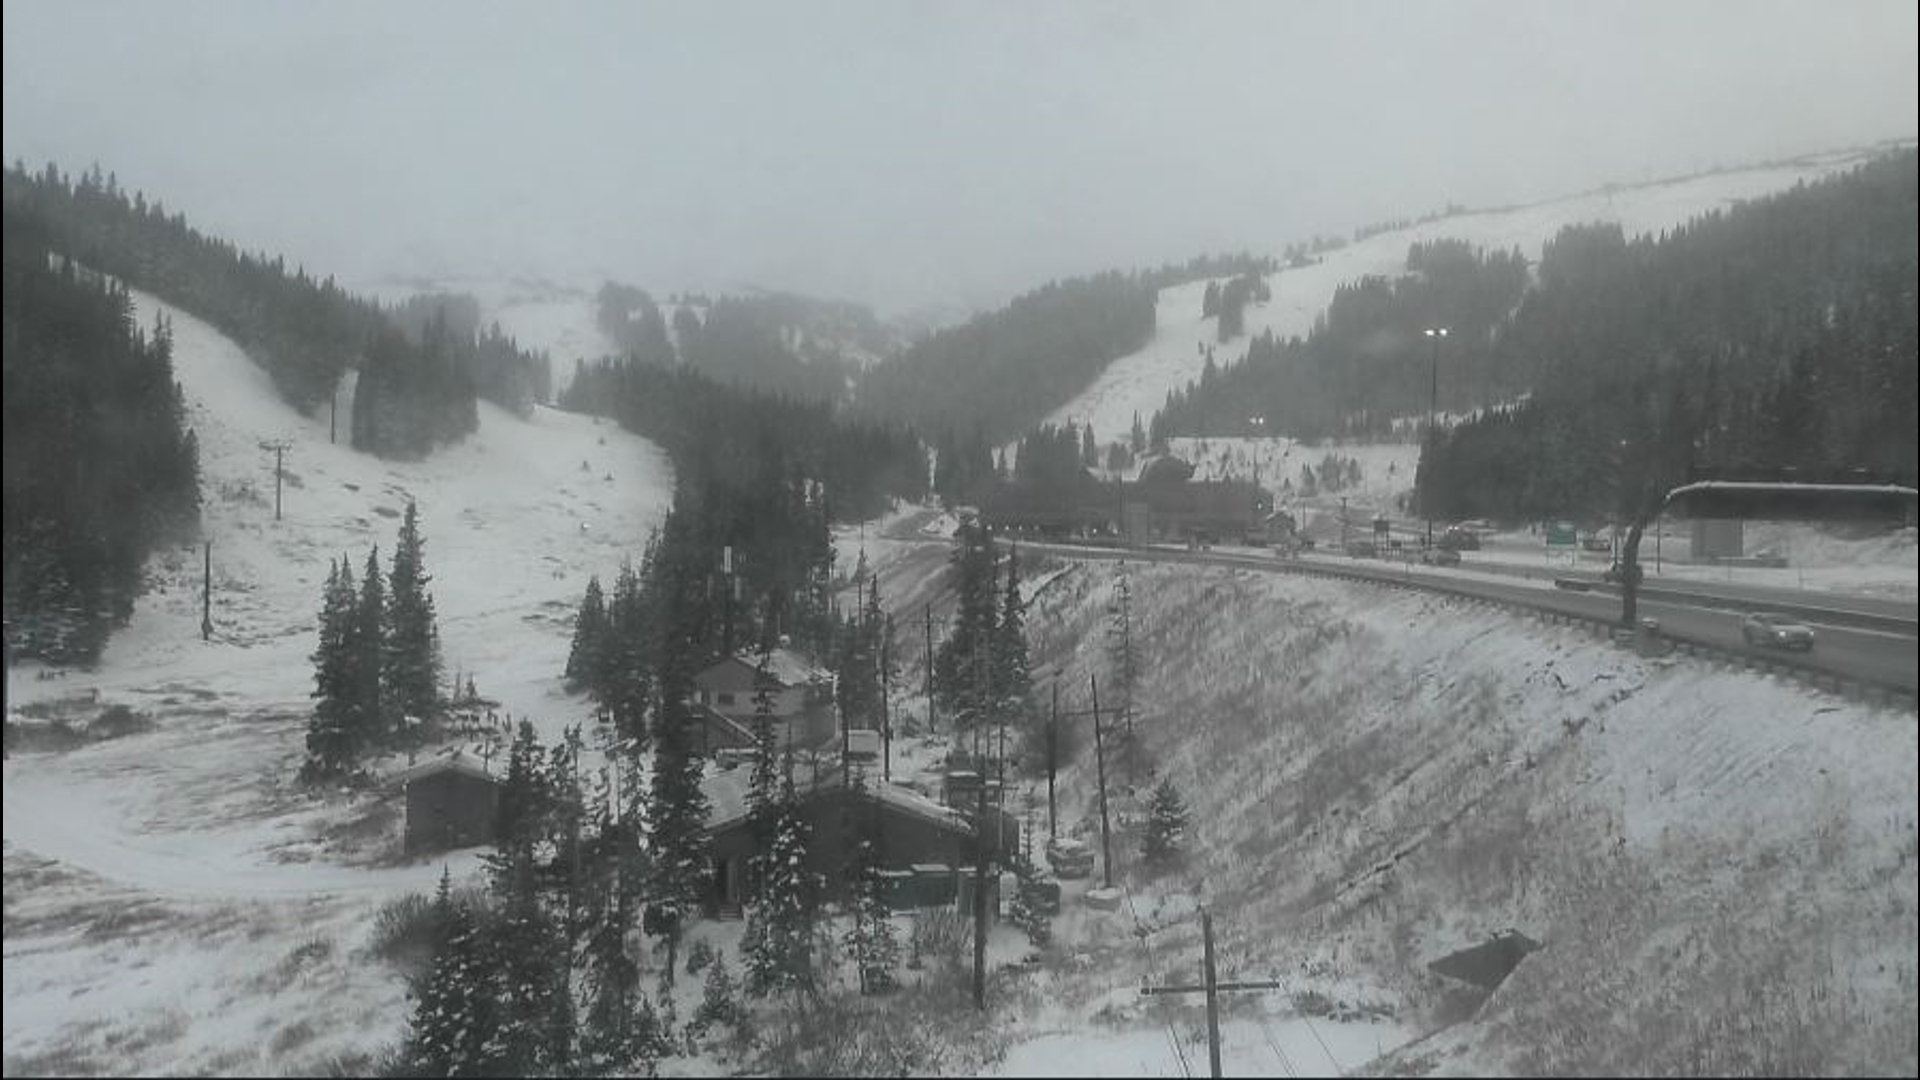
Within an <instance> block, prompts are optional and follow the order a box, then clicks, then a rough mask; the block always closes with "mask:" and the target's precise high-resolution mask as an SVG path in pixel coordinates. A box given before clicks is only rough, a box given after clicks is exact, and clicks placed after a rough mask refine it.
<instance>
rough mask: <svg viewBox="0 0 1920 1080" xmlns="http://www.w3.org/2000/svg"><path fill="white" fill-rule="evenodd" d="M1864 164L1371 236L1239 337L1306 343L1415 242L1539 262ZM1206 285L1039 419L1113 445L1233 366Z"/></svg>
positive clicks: (1282, 284)
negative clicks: (1458, 245)
mask: <svg viewBox="0 0 1920 1080" xmlns="http://www.w3.org/2000/svg"><path fill="white" fill-rule="evenodd" d="M1868 156H1871V155H1870V154H1869V153H1867V152H1864V151H1838V152H1834V153H1830V154H1822V155H1815V156H1810V157H1806V158H1801V159H1798V160H1795V161H1793V162H1788V163H1785V164H1779V165H1768V166H1760V167H1756V168H1749V169H1736V170H1729V171H1726V172H1718V173H1711V174H1707V175H1702V176H1695V177H1689V178H1686V179H1682V180H1673V181H1667V182H1660V183H1650V184H1639V185H1633V186H1630V187H1626V186H1613V187H1608V188H1603V189H1600V190H1598V191H1591V192H1586V193H1584V194H1580V195H1575V196H1572V197H1569V198H1565V199H1557V200H1554V201H1551V202H1542V203H1535V204H1533V205H1531V206H1521V207H1513V208H1509V209H1502V210H1487V211H1480V212H1471V213H1463V214H1458V215H1454V216H1451V217H1446V218H1442V219H1439V220H1436V221H1431V222H1427V223H1424V224H1421V225H1415V226H1413V227H1411V228H1406V229H1395V230H1392V231H1390V232H1384V233H1380V234H1378V235H1375V236H1371V237H1368V238H1367V239H1365V240H1361V241H1359V242H1357V243H1353V244H1349V245H1347V246H1346V247H1343V248H1341V249H1339V250H1337V251H1329V252H1325V253H1323V254H1321V255H1320V256H1319V257H1318V258H1319V259H1320V261H1319V262H1318V263H1317V264H1315V265H1313V266H1308V267H1303V268H1299V269H1283V270H1281V271H1279V272H1277V273H1274V274H1271V275H1269V276H1268V278H1267V283H1268V285H1269V286H1271V288H1272V290H1273V299H1272V300H1269V301H1267V302H1265V303H1258V302H1256V303H1251V304H1249V305H1248V306H1247V309H1246V331H1247V336H1248V337H1254V336H1258V335H1259V334H1261V333H1262V332H1264V331H1267V330H1272V331H1273V333H1274V334H1275V336H1277V337H1280V338H1283V339H1284V338H1287V337H1292V336H1295V335H1299V336H1302V337H1304V336H1306V334H1307V333H1308V332H1309V331H1310V330H1311V329H1312V328H1313V322H1314V319H1315V318H1317V317H1318V316H1319V315H1320V313H1321V312H1323V311H1325V310H1326V308H1327V305H1328V304H1329V303H1331V302H1332V300H1333V293H1334V290H1335V289H1337V288H1338V287H1339V286H1341V285H1343V284H1345V283H1347V282H1351V281H1354V280H1357V279H1359V278H1362V277H1365V276H1367V275H1371V274H1377V275H1384V276H1389V277H1396V276H1399V275H1401V274H1404V273H1405V272H1406V260H1407V249H1408V248H1409V247H1410V246H1412V245H1413V244H1416V243H1421V242H1427V241H1433V240H1442V239H1459V240H1467V241H1469V242H1471V243H1474V244H1477V245H1479V246H1481V247H1483V248H1486V249H1489V250H1504V249H1509V248H1516V247H1517V248H1519V249H1520V251H1521V252H1522V253H1523V254H1525V255H1526V257H1527V258H1528V259H1529V260H1537V259H1538V258H1539V256H1540V250H1541V246H1542V245H1543V244H1544V243H1545V242H1546V241H1547V240H1550V239H1552V237H1553V236H1554V234H1555V233H1557V232H1559V231H1560V229H1561V228H1562V227H1564V226H1567V225H1575V224H1584V223H1589V222H1618V223H1619V224H1620V226H1621V228H1622V229H1624V230H1625V232H1626V234H1627V235H1628V236H1629V237H1632V236H1635V235H1638V234H1641V233H1651V232H1657V231H1659V230H1661V229H1668V228H1672V227H1674V226H1676V225H1680V224H1683V223H1684V222H1686V221H1687V220H1689V219H1691V218H1693V217H1696V216H1698V215H1700V214H1704V213H1707V212H1708V211H1711V210H1719V209H1725V208H1726V207H1728V206H1731V205H1732V204H1734V203H1736V202H1740V201H1742V200H1747V199H1754V198H1758V197H1760V196H1763V195H1768V194H1771V193H1773V192H1776V191H1782V190H1785V189H1787V188H1790V187H1792V186H1793V185H1795V184H1798V183H1801V182H1803V181H1812V180H1817V179H1819V178H1821V177H1823V176H1828V175H1831V174H1833V173H1836V172H1840V171H1843V170H1845V169H1847V168H1849V167H1851V166H1852V165H1855V164H1858V163H1859V162H1860V161H1862V160H1864V159H1865V158H1866V157H1868ZM1276 250H1277V247H1276ZM1206 286H1207V283H1206V282H1203V281H1202V282H1191V283H1188V284H1185V285H1177V286H1173V287H1171V288H1167V289H1162V290H1161V291H1160V298H1159V304H1158V307H1157V308H1156V311H1155V316H1156V324H1155V325H1156V327H1157V328H1156V330H1155V332H1154V336H1153V340H1152V341H1150V342H1148V343H1147V344H1146V346H1144V347H1143V348H1141V349H1140V350H1139V351H1138V352H1135V353H1132V354H1130V355H1128V356H1124V357H1122V358H1120V359H1118V360H1115V361H1114V362H1113V363H1112V364H1110V365H1108V367H1107V370H1106V371H1105V372H1104V373H1103V374H1102V375H1101V376H1100V378H1099V379H1097V380H1095V382H1094V384H1093V385H1092V386H1090V387H1088V388H1087V390H1086V391H1085V392H1084V393H1082V394H1081V395H1080V396H1079V397H1077V398H1075V399H1074V400H1072V401H1070V402H1068V403H1067V404H1065V405H1063V406H1061V407H1060V408H1058V409H1056V410H1054V412H1053V414H1052V415H1050V416H1049V417H1048V418H1047V420H1048V422H1049V423H1054V424H1064V423H1066V422H1067V421H1069V420H1071V421H1073V422H1075V423H1078V424H1085V423H1087V422H1091V423H1092V424H1093V430H1094V434H1095V435H1096V436H1097V437H1099V438H1100V439H1101V440H1102V441H1103V442H1107V441H1111V440H1113V439H1117V438H1123V437H1125V435H1126V433H1127V431H1128V430H1129V429H1130V427H1131V426H1132V423H1133V415H1134V413H1136V412H1137V413H1139V414H1140V421H1141V423H1143V424H1144V423H1146V422H1147V420H1148V419H1149V418H1150V417H1152V415H1153V412H1154V410H1156V409H1158V408H1160V406H1161V405H1162V404H1163V403H1164V402H1165V399H1166V395H1167V392H1168V391H1170V390H1173V389H1176V388H1178V387H1181V386H1184V385H1185V384H1186V383H1187V381H1188V380H1190V379H1197V378H1199V376H1200V369H1201V367H1202V366H1203V365H1204V363H1205V356H1204V355H1203V354H1204V349H1205V347H1206V346H1208V345H1212V346H1214V359H1215V362H1216V363H1218V364H1221V365H1223V366H1224V365H1225V364H1226V363H1227V362H1229V361H1230V360H1231V361H1238V360H1239V358H1240V356H1241V355H1242V354H1244V353H1245V352H1246V341H1245V340H1244V339H1235V340H1234V341H1233V342H1230V343H1228V344H1225V345H1221V344H1218V341H1217V335H1218V326H1217V325H1216V324H1217V322H1218V320H1217V319H1203V318H1201V317H1200V301H1201V294H1202V293H1204V292H1205V291H1206Z"/></svg>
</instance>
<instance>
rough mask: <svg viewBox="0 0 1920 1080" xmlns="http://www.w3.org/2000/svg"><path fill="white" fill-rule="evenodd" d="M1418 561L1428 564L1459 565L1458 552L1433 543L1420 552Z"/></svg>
mask: <svg viewBox="0 0 1920 1080" xmlns="http://www.w3.org/2000/svg"><path fill="white" fill-rule="evenodd" d="M1420 561H1421V562H1423V563H1426V564H1427V565H1428V566H1459V565H1460V553H1459V552H1457V551H1455V550H1453V549H1452V548H1444V547H1440V546H1438V545H1435V546H1434V547H1430V548H1427V549H1426V550H1425V551H1422V552H1421V553H1420Z"/></svg>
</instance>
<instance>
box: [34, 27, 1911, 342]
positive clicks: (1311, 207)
mask: <svg viewBox="0 0 1920 1080" xmlns="http://www.w3.org/2000/svg"><path fill="white" fill-rule="evenodd" d="M3 10H4V23H5V25H4V30H5V36H4V51H5V64H4V79H5V94H4V115H5V129H4V141H5V156H6V159H7V160H8V161H9V162H11V161H13V160H14V159H15V158H23V159H25V160H26V161H27V162H28V164H29V165H30V166H38V165H39V164H41V163H43V162H45V161H47V160H54V161H56V162H58V163H59V164H60V165H61V166H62V167H63V168H65V169H68V170H69V171H73V170H77V169H81V168H84V167H86V166H87V165H88V164H89V163H92V162H95V161H98V162H99V163H100V164H101V165H102V166H103V167H104V168H107V169H111V170H114V171H116V172H117V173H118V174H119V176H120V179H121V181H122V182H123V184H125V185H128V186H131V187H136V188H139V189H141V190H144V191H146V192H147V193H148V194H149V195H150V196H157V197H159V198H161V199H162V200H164V201H165V202H166V203H167V204H168V206H170V207H173V208H177V209H181V210H184V211H186V212H187V214H188V216H189V218H190V219H191V220H192V221H194V222H195V223H196V224H198V225H200V226H202V227H204V228H207V229H209V230H211V231H214V232H217V233H220V234H222V235H225V236H227V237H229V238H231V239H234V240H236V241H238V242H240V243H241V244H242V245H243V246H245V247H248V248H266V249H270V250H274V251H279V252H284V253H285V254H286V255H287V256H288V257H289V258H290V259H294V260H300V261H304V262H306V263H307V264H308V265H309V266H310V267H316V268H319V269H321V270H323V271H325V272H332V273H336V274H338V275H339V276H341V277H342V278H345V279H365V278H369V277H372V276H376V275H379V274H384V273H396V272H397V273H434V274H452V273H478V274H502V273H513V272H527V273H535V274H544V275H548V276H553V277H556V278H564V279H569V280H572V279H580V280H583V281H584V280H591V276H592V275H599V274H609V275H615V276H619V277H622V278H624V279H627V280H632V281H636V282H638V283H640V284H643V285H645V286H647V287H649V288H652V289H655V290H656V291H659V292H666V291H671V290H673V289H677V288H681V287H684V286H688V285H693V286H701V287H707V288H714V287H723V286H729V285H743V284H747V283H752V284H759V285H764V286H769V287H781V288H791V289H796V290H799V291H804V292H810V293H814V294H817V295H824V296H836V297H843V298H847V299H855V300H862V301H866V302H869V303H873V304H875V305H876V306H879V307H881V308H882V309H895V308H900V307H904V306H910V305H917V304H922V303H939V302H954V301H960V302H971V303H981V304H987V303H997V302H999V301H1001V300H1003V299H1004V298H1005V297H1006V296H1007V295H1010V294H1011V293H1014V292H1018V291H1021V290H1024V289H1026V288H1028V287H1031V286H1033V285H1036V284H1038V283H1040V282H1042V281H1044V280H1046V279H1047V278H1049V277H1054V276H1060V275H1067V274H1074V273H1081V272H1087V271H1092V270H1098V269H1103V268H1107V267H1112V266H1135V265H1144V264H1148V263H1157V262H1160V261H1162V260H1166V259H1179V258H1185V257H1186V256H1188V255H1192V254H1196V253H1199V252H1202V251H1215V250H1227V249H1232V250H1237V249H1240V248H1243V247H1244V248H1250V249H1252V250H1255V251H1273V250H1276V249H1277V248H1278V247H1279V245H1281V244H1283V243H1285V242H1286V241H1288V240H1292V239H1298V238H1301V237H1305V236H1307V235H1310V234H1312V233H1315V232H1327V233H1333V232H1347V231H1350V230H1351V229H1352V228H1353V227H1354V226H1356V225H1361V224H1366V223H1369V222H1373V221H1377V220H1380V219H1384V218H1392V217H1405V216H1416V215H1418V214H1420V213H1422V212H1424V211H1427V210H1430V209H1434V208H1437V207H1439V206H1442V205H1444V204H1446V203H1449V202H1460V203H1464V204H1467V205H1492V204H1501V203H1508V202H1518V201H1530V200H1533V199H1538V198H1544V197H1548V196H1553V195H1559V194H1566V193H1570V192H1572V191H1576V190H1581V189H1585V188H1590V187H1593V186H1595V185H1597V184H1600V183H1604V182H1609V181H1634V180H1641V179H1648V178H1652V177H1655V176H1661V175H1668V174H1672V173H1679V172H1687V171H1692V170H1696V169H1700V168H1704V167H1708V166H1711V165H1714V164H1735V163H1744V162H1750V161H1754V160H1759V159H1766V158H1773V157H1780V156H1788V155H1793V154H1799V153H1804V152H1808V151H1814V150H1822V149H1831V148H1836V147H1842V146H1850V145H1855V144H1860V143H1865V142H1872V141H1877V140H1880V139H1884V138H1889V137H1902V136H1911V135H1913V134H1914V133H1915V130H1916V126H1917V123H1916V91H1915V85H1916V77H1917V76H1920V60H1917V59H1916V42H1917V41H1920V24H1917V22H1916V5H1915V4H1914V3H1913V0H1792V2H1783V0H1713V2H1707V0H1652V2H1644V3H1643V2H1613V0H1608V2H1604V3H1603V2H1590V0H1583V2H1579V3H1571V2H1543V0H1445V2H1440V0H1432V2H1420V0H1392V2H1383V0H1339V2H1330V3H1318V2H1304V0H1301V2H1273V0H1267V2H1257V3H1218V2H1216V3H1193V2H1190V0H1183V2H1180V3H1173V2H1155V3H1112V2H1102V3H1094V2H1081V3H1047V4H1027V3H1015V2H1011V0H1008V2H980V0H976V2H970V3H936V2H932V0H902V2H872V3H865V2H862V3H851V2H848V3H816V2H800V0H793V2H785V0H783V2H771V0H769V2H760V3H691V2H690V3H682V4H671V5H668V4H634V3H618V4H614V3H564V4H503V3H476V2H471V0H460V2H458V3H434V4H426V3H412V2H409V3H391V4H390V3H385V2H379V3H357V2H356V3H342V2H325V3H268V2H260V0H243V2H220V3H214V2H181V0H168V2H163V3H142V4H132V3H101V2H98V0H7V3H6V4H5V5H4V9H3Z"/></svg>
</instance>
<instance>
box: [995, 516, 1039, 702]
mask: <svg viewBox="0 0 1920 1080" xmlns="http://www.w3.org/2000/svg"><path fill="white" fill-rule="evenodd" d="M1026 611H1027V608H1026V603H1025V602H1024V601H1023V600H1021V598H1020V560H1019V552H1018V551H1017V550H1015V551H1009V552H1008V553H1007V587H1006V591H1005V592H1004V593H1003V594H1002V597H1001V603H1000V620H999V622H998V623H997V624H995V626H994V628H993V690H994V697H995V700H996V703H997V707H998V711H999V714H1000V716H1001V717H1002V718H1003V719H1005V720H1009V721H1012V722H1016V723H1021V722H1024V720H1025V719H1026V716H1027V708H1028V705H1029V701H1028V699H1029V698H1030V697H1031V695H1032V694H1033V673H1032V667H1031V664H1030V663H1029V661H1028V657H1027V616H1026Z"/></svg>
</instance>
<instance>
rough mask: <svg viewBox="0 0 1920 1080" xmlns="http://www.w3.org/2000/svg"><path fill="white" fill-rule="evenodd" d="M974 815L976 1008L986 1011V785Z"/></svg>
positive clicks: (982, 778) (974, 1002)
mask: <svg viewBox="0 0 1920 1080" xmlns="http://www.w3.org/2000/svg"><path fill="white" fill-rule="evenodd" d="M977 803H978V806H977V808H976V809H975V811H974V816H973V1007H974V1008H976V1009H978V1010H980V1011H981V1012H986V1011H987V785H986V778H985V777H984V776H983V777H981V783H980V794H979V796H978V799H977Z"/></svg>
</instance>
